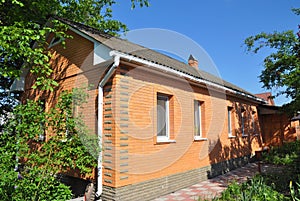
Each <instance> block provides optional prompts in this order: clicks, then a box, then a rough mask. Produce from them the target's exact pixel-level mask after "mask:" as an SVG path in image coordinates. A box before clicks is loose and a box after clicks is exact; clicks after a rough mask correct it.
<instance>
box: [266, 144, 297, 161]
mask: <svg viewBox="0 0 300 201" xmlns="http://www.w3.org/2000/svg"><path fill="white" fill-rule="evenodd" d="M299 159H300V141H295V142H289V143H284V144H283V145H282V146H280V147H272V148H271V150H270V152H269V153H268V154H264V160H265V161H266V162H269V163H273V164H277V165H279V164H281V165H290V166H292V165H293V164H294V163H295V162H297V161H298V160H299Z"/></svg>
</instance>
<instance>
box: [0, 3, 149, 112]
mask: <svg viewBox="0 0 300 201" xmlns="http://www.w3.org/2000/svg"><path fill="white" fill-rule="evenodd" d="M116 3H117V2H116V1H115V0H80V1H77V0H51V1H49V0H30V1H28V0H0V26H1V29H0V82H1V85H0V108H1V109H3V110H0V113H2V111H4V110H5V111H10V110H11V108H10V107H11V103H8V102H7V101H8V100H7V98H6V97H7V96H8V94H7V92H6V91H7V90H8V89H9V87H10V85H11V84H12V81H13V80H14V79H15V78H18V77H19V76H20V74H21V70H22V69H30V72H31V73H32V74H33V76H35V77H36V82H35V85H34V88H37V87H40V88H41V89H44V90H53V89H54V88H55V87H56V86H57V82H55V81H54V80H53V79H52V76H51V73H52V69H51V68H50V66H49V60H50V58H51V54H50V52H49V49H48V45H49V44H48V43H47V41H46V38H47V36H48V35H49V34H50V33H53V34H55V36H57V37H64V38H66V37H67V36H66V35H65V34H64V31H65V30H66V28H67V27H66V26H63V25H62V24H61V23H59V22H58V21H57V20H51V21H50V20H49V17H50V16H54V15H55V16H58V17H61V18H66V19H70V20H73V21H75V22H79V23H83V24H85V25H88V26H91V27H94V28H96V29H98V30H100V31H104V32H107V33H110V34H113V35H116V34H117V33H119V32H124V31H126V30H127V27H126V25H125V24H123V23H122V22H120V21H118V20H114V19H113V15H112V12H113V10H112V6H113V5H114V4H116ZM131 3H132V8H134V7H135V5H140V6H148V5H149V3H148V1H147V0H131ZM11 95H14V94H11ZM7 103H8V104H7Z"/></svg>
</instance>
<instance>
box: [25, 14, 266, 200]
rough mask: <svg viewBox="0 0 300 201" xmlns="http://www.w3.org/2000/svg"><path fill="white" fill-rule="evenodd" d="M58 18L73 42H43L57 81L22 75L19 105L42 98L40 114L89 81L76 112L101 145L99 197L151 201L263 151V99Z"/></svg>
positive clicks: (195, 63) (194, 65) (195, 64)
mask: <svg viewBox="0 0 300 201" xmlns="http://www.w3.org/2000/svg"><path fill="white" fill-rule="evenodd" d="M59 20H61V21H62V22H63V23H65V24H67V25H68V26H69V30H68V31H67V33H68V34H69V35H71V36H72V39H66V48H64V47H62V45H61V44H60V43H59V42H60V41H59V40H58V39H56V38H54V37H53V35H50V36H49V43H50V46H49V48H51V52H52V53H53V57H52V59H51V65H52V67H53V70H54V72H53V78H54V79H55V80H57V81H58V82H59V84H60V85H59V87H58V88H57V89H56V90H55V91H54V92H39V91H37V90H33V89H31V86H32V84H33V82H34V78H33V77H32V76H30V74H28V75H27V78H26V82H25V93H24V96H23V99H26V98H31V99H35V98H37V97H41V98H42V99H45V101H46V109H47V108H49V107H51V105H52V104H54V103H55V100H56V98H57V96H58V95H59V93H60V92H61V91H62V90H69V89H72V88H74V87H81V86H82V85H84V84H85V85H91V84H92V85H93V86H92V87H91V88H89V90H87V93H88V95H89V99H88V102H87V103H86V104H85V105H83V109H81V111H82V112H83V114H84V120H85V122H86V124H87V125H88V127H89V129H90V131H91V133H95V134H96V133H97V134H98V135H99V136H100V137H101V139H102V145H103V152H102V153H101V155H100V159H101V160H99V168H98V173H99V174H98V176H96V177H95V180H96V181H97V186H98V189H97V191H98V194H102V198H103V200H122V201H126V200H129V201H132V200H151V199H153V198H156V197H158V196H160V195H163V194H167V193H170V192H174V191H176V190H178V189H180V188H183V187H186V186H189V185H192V184H194V183H197V182H199V181H200V180H206V179H207V178H208V177H213V176H215V175H218V174H222V173H224V172H226V171H229V170H230V169H233V168H236V167H238V166H241V165H243V164H245V163H247V162H248V161H249V159H250V158H251V157H252V156H253V155H254V153H255V150H257V149H259V148H260V147H261V146H262V143H263V142H262V138H261V137H262V136H261V123H260V121H259V110H258V108H259V107H260V106H261V105H264V104H266V103H267V102H266V101H264V100H263V99H261V98H258V97H256V96H255V95H253V94H251V93H249V92H247V91H245V90H243V89H241V88H239V87H237V86H235V85H233V84H231V83H229V82H226V81H224V80H222V79H220V78H217V77H215V76H213V75H211V74H208V73H206V72H202V71H199V70H198V61H197V60H196V59H195V58H194V57H193V56H191V57H190V58H189V62H188V63H189V65H188V64H185V63H182V62H180V61H177V60H175V59H173V58H171V57H168V56H165V55H163V54H161V53H158V52H155V51H153V50H150V49H148V48H145V47H142V46H139V45H136V44H133V43H131V42H129V41H126V40H122V39H119V38H116V37H112V36H110V35H107V34H103V33H101V32H98V31H97V30H94V29H92V28H90V27H87V26H84V25H82V24H78V23H74V22H71V21H68V20H63V19H59ZM79 110H80V109H79ZM98 117H99V118H98Z"/></svg>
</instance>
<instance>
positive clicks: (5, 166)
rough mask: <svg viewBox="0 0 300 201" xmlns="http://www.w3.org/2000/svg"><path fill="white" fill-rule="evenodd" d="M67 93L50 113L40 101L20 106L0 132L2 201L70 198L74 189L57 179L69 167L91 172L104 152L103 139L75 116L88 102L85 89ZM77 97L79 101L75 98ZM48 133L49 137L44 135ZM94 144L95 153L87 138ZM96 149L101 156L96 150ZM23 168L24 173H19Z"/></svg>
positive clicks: (83, 172)
mask: <svg viewBox="0 0 300 201" xmlns="http://www.w3.org/2000/svg"><path fill="white" fill-rule="evenodd" d="M74 91H77V94H76V93H69V92H67V91H65V92H63V93H62V94H61V96H60V99H59V101H58V103H57V104H56V105H55V107H54V108H52V109H51V110H50V111H49V112H45V111H44V109H43V106H42V103H41V102H34V101H32V100H28V101H27V103H26V104H24V105H19V106H17V107H16V109H15V111H14V114H13V115H14V116H13V118H12V119H11V120H10V121H9V123H8V125H7V129H6V130H5V132H4V133H2V134H1V135H0V152H1V154H2V155H1V157H0V174H1V175H2V176H1V177H0V189H1V190H0V197H1V198H2V200H67V199H70V198H71V191H70V189H69V187H67V186H65V185H64V184H62V183H60V182H59V181H58V179H57V178H56V175H58V173H64V172H66V171H68V170H70V169H74V170H78V171H79V172H80V173H81V174H89V173H91V171H92V170H93V169H94V168H95V167H96V166H97V156H98V155H97V154H98V153H99V152H100V151H101V150H100V148H99V147H98V139H97V137H96V136H94V135H90V136H94V137H90V136H89V134H88V131H87V130H86V129H85V128H83V129H77V128H78V127H79V126H78V125H84V123H83V122H82V121H81V120H80V118H79V117H78V118H76V117H73V108H74V107H76V106H78V105H80V104H81V103H82V102H83V101H84V96H83V95H82V94H83V93H82V91H80V90H79V91H78V90H74ZM74 100H75V101H74ZM45 132H47V140H46V141H41V138H40V136H41V135H44V133H45ZM87 139H88V140H89V141H90V144H89V145H92V146H93V147H94V149H93V151H94V153H93V154H94V156H92V154H91V153H90V152H89V151H90V149H89V148H88V147H87V144H84V140H87ZM96 153H97V154H96ZM16 165H18V166H19V171H20V175H19V177H22V178H19V179H18V173H17V172H15V171H14V169H15V167H16Z"/></svg>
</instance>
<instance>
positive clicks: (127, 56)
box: [110, 50, 267, 104]
mask: <svg viewBox="0 0 300 201" xmlns="http://www.w3.org/2000/svg"><path fill="white" fill-rule="evenodd" d="M110 55H111V56H119V57H120V58H123V59H126V60H128V61H134V62H137V63H140V64H143V65H146V66H148V67H151V68H153V69H156V70H159V71H162V72H166V73H169V74H173V75H176V76H179V77H183V78H185V79H187V80H190V81H193V82H196V83H199V84H204V85H206V86H209V87H212V88H215V89H217V90H223V91H225V92H227V93H231V94H233V95H237V96H242V97H246V98H248V99H251V100H252V101H255V102H258V103H260V104H266V103H267V102H266V101H265V100H263V99H261V98H258V97H256V96H254V95H250V94H246V93H244V92H240V91H237V90H234V89H231V88H228V87H226V86H224V85H220V84H216V83H213V82H210V81H207V80H204V79H200V78H196V77H194V76H192V75H188V74H186V73H184V72H180V71H176V70H175V69H172V68H170V67H169V66H164V65H161V64H157V63H154V62H152V61H148V60H145V59H142V58H138V57H135V56H133V55H130V54H126V53H123V52H119V51H116V50H112V51H111V52H110Z"/></svg>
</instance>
